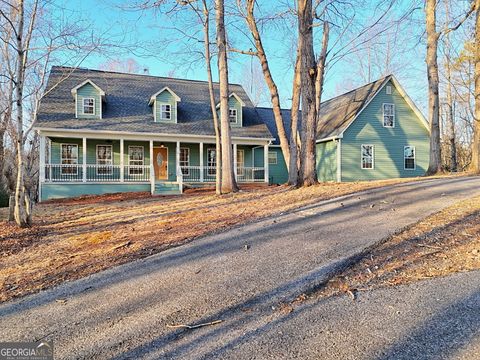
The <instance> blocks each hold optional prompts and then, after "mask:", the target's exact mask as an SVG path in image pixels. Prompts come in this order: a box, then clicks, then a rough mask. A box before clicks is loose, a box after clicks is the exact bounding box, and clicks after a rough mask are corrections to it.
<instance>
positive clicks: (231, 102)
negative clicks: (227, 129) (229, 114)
mask: <svg viewBox="0 0 480 360" xmlns="http://www.w3.org/2000/svg"><path fill="white" fill-rule="evenodd" d="M228 108H229V109H230V108H234V109H237V123H236V124H234V123H230V126H231V127H242V126H243V108H242V104H240V102H239V101H238V100H237V98H236V97H235V96H230V97H229V98H228ZM217 114H218V116H220V110H218V111H217Z"/></svg>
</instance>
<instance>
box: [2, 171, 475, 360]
mask: <svg viewBox="0 0 480 360" xmlns="http://www.w3.org/2000/svg"><path fill="white" fill-rule="evenodd" d="M475 194H480V178H477V177H472V178H453V179H437V180H426V181H420V182H415V183H407V184H400V185H395V186H390V187H385V188H381V189H376V190H370V191H367V192H363V193H358V194H355V195H351V196H346V197H343V198H339V199H335V200H329V201H325V202H321V203H319V204H318V205H314V206H309V207H306V208H303V209H300V210H296V211H292V212H290V213H287V214H284V215H282V216H278V217H273V218H270V219H267V220H263V221H259V222H257V223H254V224H249V225H246V226H241V227H238V228H235V229H232V230H230V231H227V232H225V233H222V234H217V235H214V236H207V237H204V238H202V239H197V240H196V241H195V242H192V243H190V244H187V245H184V246H182V247H179V248H174V249H171V250H168V251H165V252H163V253H160V254H158V255H155V256H152V257H149V258H146V259H143V260H140V261H136V262H132V263H129V264H126V265H122V266H119V267H116V268H113V269H110V270H107V271H104V272H102V273H98V274H95V275H92V276H90V277H88V278H85V279H81V280H78V281H75V282H71V283H66V284H64V285H61V286H59V287H57V288H54V289H52V290H48V291H45V292H42V293H40V294H37V295H33V296H29V297H26V298H24V299H22V300H19V301H14V302H10V303H5V304H3V305H1V306H0V340H1V341H14V340H38V339H53V340H54V342H55V354H56V359H63V358H98V359H104V358H135V359H139V358H182V359H183V358H201V357H202V356H205V357H214V355H215V354H218V357H223V355H221V354H222V352H223V350H222V349H223V348H224V347H225V351H227V349H230V348H232V351H233V350H234V349H235V346H232V345H231V344H234V345H235V344H245V341H246V342H247V345H249V344H250V343H251V344H252V346H253V344H254V341H253V340H252V339H255V340H257V339H261V338H262V337H261V336H265V335H266V334H267V333H268V332H267V331H266V329H267V328H270V327H273V325H274V324H275V323H276V319H277V317H278V316H279V314H281V312H280V313H279V311H278V304H279V302H280V301H282V300H285V299H288V298H291V297H293V296H295V295H297V294H299V293H301V292H302V291H304V290H306V289H308V288H309V287H311V286H314V285H315V284H317V283H319V282H321V281H324V280H325V279H326V277H327V276H329V275H330V274H331V272H333V271H335V270H337V269H338V266H339V265H341V264H344V263H345V261H346V260H348V259H349V258H350V257H352V256H354V255H355V254H357V253H358V252H359V251H361V250H363V249H364V248H365V247H367V246H371V245H372V244H374V243H376V242H378V241H380V240H381V239H383V238H385V237H386V236H388V235H389V234H391V233H392V232H394V231H398V230H399V229H401V228H403V227H404V226H406V225H408V224H411V223H413V222H415V221H418V220H419V219H421V218H423V217H425V216H427V215H428V214H431V213H433V212H435V211H438V210H440V209H442V208H443V207H446V206H448V205H450V204H452V203H454V202H455V201H458V200H460V199H464V198H468V197H470V196H473V195H475ZM267 205H268V204H267ZM476 288H477V289H478V286H476ZM477 298H478V297H477ZM340 301H346V300H341V299H340ZM387 305H388V303H383V306H384V307H387ZM332 306H333V305H332ZM425 311H428V309H425ZM296 313H297V311H294V312H293V313H292V314H290V315H289V316H293V314H296ZM334 313H335V310H330V311H329V312H327V314H329V316H333V315H334ZM341 314H342V313H341V312H340V311H339V312H338V314H337V315H338V316H342V315H341ZM472 318H473V317H472ZM217 319H221V320H223V322H222V323H221V324H219V325H214V326H210V327H205V328H201V329H197V330H195V331H191V330H187V331H186V330H179V329H170V328H168V327H167V325H168V324H181V323H187V324H195V323H203V322H206V321H212V320H217ZM287 319H288V316H287ZM473 319H474V318H473ZM399 320H402V321H404V320H405V319H404V318H403V317H401V316H400V317H399ZM360 321H361V319H358V321H357V322H359V323H360ZM362 321H363V322H364V323H365V322H366V320H365V318H364V320H362ZM382 321H383V320H382V318H381V317H380V318H378V320H377V321H376V322H372V323H370V325H369V326H367V327H370V328H371V329H375V328H376V327H379V326H380V324H382ZM477 325H478V321H477ZM279 326H280V327H283V326H285V327H286V329H288V327H287V325H286V324H285V323H284V324H283V325H281V324H280V323H279ZM295 328H298V329H299V331H298V333H299V336H300V337H299V338H295V336H294V335H295V332H292V331H293V330H291V329H290V330H286V331H284V332H283V330H281V331H282V333H283V334H284V335H283V336H284V337H288V338H292V339H297V340H295V341H294V342H295V347H294V346H293V345H291V346H288V347H286V348H283V350H282V351H283V352H282V353H278V351H280V349H282V348H281V347H280V346H278V343H273V342H272V343H266V345H265V346H261V347H259V348H255V347H252V348H249V347H248V346H246V345H244V346H246V351H245V356H246V357H247V358H248V357H250V358H255V357H257V358H268V357H269V356H270V357H276V358H278V357H279V356H280V357H283V355H284V356H285V357H294V355H295V354H296V353H300V350H298V349H300V348H302V349H304V350H305V351H307V350H308V349H311V350H312V353H311V356H315V357H317V355H313V354H318V353H315V352H313V351H314V349H315V348H314V347H312V346H313V345H312V346H310V345H308V343H307V344H305V346H302V341H303V340H302V339H303V338H305V339H307V337H308V335H309V333H305V334H304V335H301V334H302V330H303V326H302V325H301V324H298V325H297V326H296V327H295ZM305 329H308V328H307V327H306V328H305ZM310 329H311V330H312V328H310ZM313 329H315V326H314V327H313ZM332 329H333V323H332ZM312 331H313V330H312ZM311 333H312V334H313V332H311ZM380 333H381V332H380ZM272 336H276V337H278V338H279V339H280V338H281V337H280V336H279V335H272ZM387 340H388V339H387V336H386V340H385V341H387ZM338 341H341V339H339V340H338ZM268 344H270V345H268ZM339 344H340V343H339ZM238 346H240V345H238ZM244 346H240V347H239V349H238V350H237V351H239V353H240V354H243V351H242V349H241V348H242V347H244ZM337 346H340V345H337ZM342 346H343V345H342ZM345 346H346V347H348V346H349V345H348V344H345ZM392 346H393V344H392ZM248 349H250V351H251V352H248V351H247V350H248ZM295 349H297V350H295ZM387 351H388V349H387ZM354 353H355V350H354V349H353V348H352V354H354ZM209 354H210V355H209ZM248 354H250V355H248ZM306 354H307V355H308V353H306ZM387 354H388V353H387ZM290 355H292V356H290ZM352 356H353V355H352Z"/></svg>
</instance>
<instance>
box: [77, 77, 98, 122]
mask: <svg viewBox="0 0 480 360" xmlns="http://www.w3.org/2000/svg"><path fill="white" fill-rule="evenodd" d="M84 98H94V99H95V115H85V114H83V99H84ZM101 106H102V97H101V95H100V93H99V92H98V90H97V89H95V87H94V86H92V85H91V84H89V83H87V84H85V85H83V86H82V87H81V88H79V89H77V117H78V118H80V119H100V118H101Z"/></svg>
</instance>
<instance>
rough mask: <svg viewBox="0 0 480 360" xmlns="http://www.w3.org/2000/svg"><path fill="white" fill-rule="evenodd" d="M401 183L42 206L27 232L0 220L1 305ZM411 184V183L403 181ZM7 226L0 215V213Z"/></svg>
mask: <svg viewBox="0 0 480 360" xmlns="http://www.w3.org/2000/svg"><path fill="white" fill-rule="evenodd" d="M402 181H403V182H404V181H408V180H388V181H377V182H358V183H340V184H337V183H327V184H319V185H316V186H312V187H309V188H304V189H289V188H288V187H286V186H278V187H268V188H267V187H263V188H250V189H246V190H244V191H242V192H240V193H237V194H232V195H224V196H216V195H214V194H213V193H212V191H197V192H191V193H187V194H185V195H184V196H156V197H152V196H150V195H149V194H146V193H143V194H139V193H137V194H115V195H107V196H91V197H84V198H78V199H69V200H59V201H54V202H49V203H43V204H40V205H38V206H36V207H35V209H34V222H35V224H34V226H32V227H31V228H28V229H23V230H20V229H18V228H17V227H16V226H15V225H13V224H11V223H8V222H6V221H5V220H1V221H0V254H1V259H0V301H6V300H9V299H12V298H15V297H19V296H23V295H26V294H29V293H34V292H37V291H39V290H41V289H45V288H48V287H52V286H54V285H57V284H60V283H62V282H63V281H67V280H74V279H78V278H81V277H84V276H87V275H90V274H92V273H95V272H98V271H101V270H104V269H106V268H109V267H112V266H114V265H118V264H122V263H125V262H129V261H132V260H135V259H139V258H143V257H146V256H148V255H152V254H155V253H158V252H160V251H163V250H165V249H168V248H169V247H172V246H178V245H181V244H183V243H186V242H188V241H192V240H193V239H195V238H197V237H199V236H202V235H206V234H209V233H213V232H217V231H221V230H225V229H226V228H229V227H232V226H235V225H238V224H242V223H246V222H249V221H254V220H257V219H260V218H263V217H266V216H271V215H275V214H280V213H282V212H285V211H288V210H292V209H295V208H298V207H301V206H304V205H308V204H311V203H315V202H318V201H320V200H325V199H328V198H332V197H336V196H341V195H345V194H349V193H353V192H356V191H360V190H365V189H369V188H375V187H380V186H386V185H389V184H394V183H398V182H402ZM409 181H411V179H410V180H409ZM0 214H1V218H3V219H6V217H7V213H6V209H2V212H0Z"/></svg>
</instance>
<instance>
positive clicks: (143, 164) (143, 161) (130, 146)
mask: <svg viewBox="0 0 480 360" xmlns="http://www.w3.org/2000/svg"><path fill="white" fill-rule="evenodd" d="M130 148H142V165H138V164H137V165H131V164H130V161H131V159H130ZM127 156H128V176H132V175H143V168H141V170H142V172H141V173H140V174H130V170H131V168H130V166H145V146H143V145H128V155H127ZM135 161H138V160H135Z"/></svg>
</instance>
